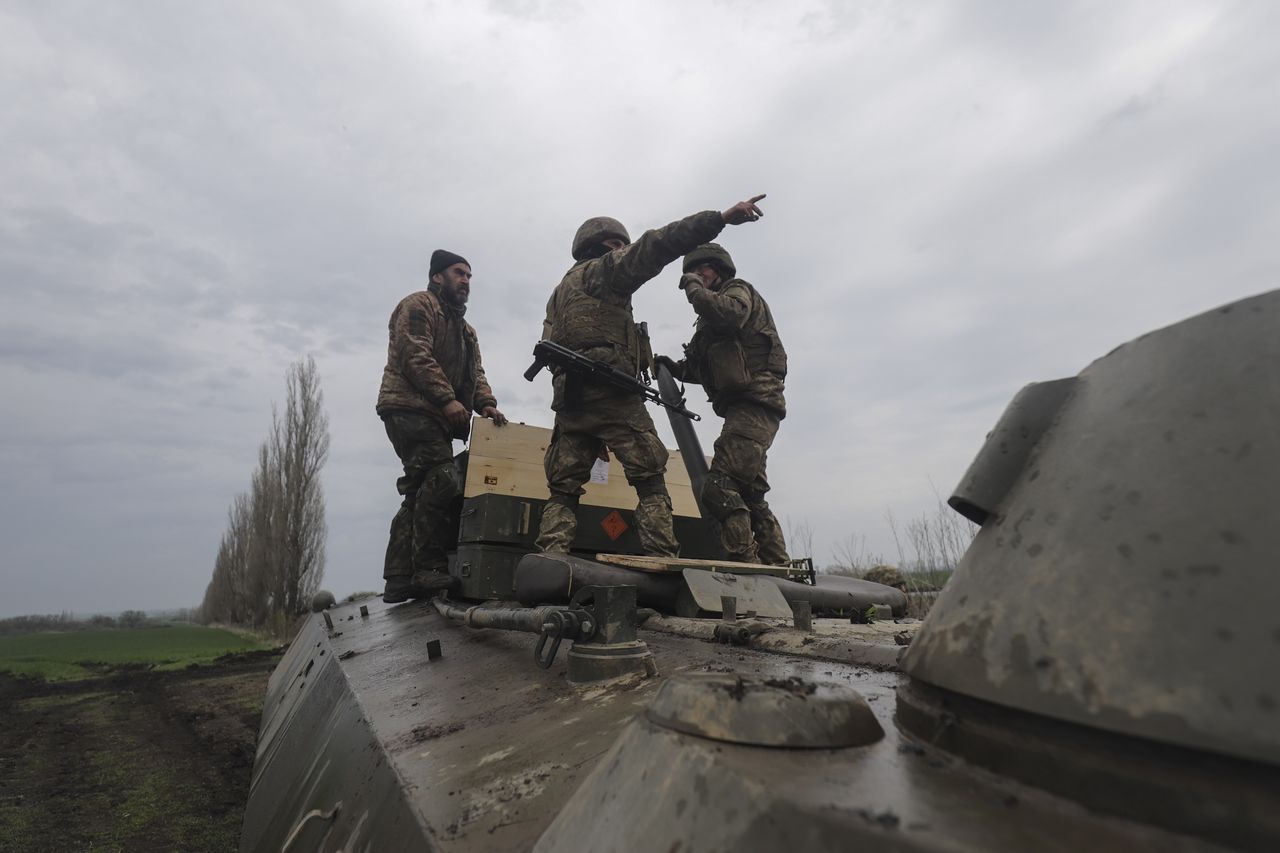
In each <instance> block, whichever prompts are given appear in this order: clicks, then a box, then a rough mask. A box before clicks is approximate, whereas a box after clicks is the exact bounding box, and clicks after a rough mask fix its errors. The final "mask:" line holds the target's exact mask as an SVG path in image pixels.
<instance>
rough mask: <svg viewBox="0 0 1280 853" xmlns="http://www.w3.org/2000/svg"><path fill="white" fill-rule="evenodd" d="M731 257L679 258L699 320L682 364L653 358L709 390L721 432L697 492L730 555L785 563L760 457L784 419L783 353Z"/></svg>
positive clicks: (720, 251) (705, 252)
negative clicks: (722, 419) (713, 520)
mask: <svg viewBox="0 0 1280 853" xmlns="http://www.w3.org/2000/svg"><path fill="white" fill-rule="evenodd" d="M737 274H738V270H737V268H736V267H735V266H734V263H733V258H731V257H730V256H729V253H728V252H727V251H725V250H724V248H723V247H722V246H719V245H717V244H715V243H707V244H705V245H702V246H698V247H697V248H696V249H694V250H693V251H692V252H690V253H689V254H687V255H685V257H684V275H683V276H682V277H681V279H680V287H681V288H682V289H683V290H684V292H685V296H686V297H687V298H688V300H689V304H690V305H692V306H693V311H694V313H695V314H697V315H698V320H697V325H696V327H695V329H694V333H693V338H692V340H690V341H689V343H688V344H686V345H685V358H684V359H683V360H681V361H679V362H673V361H672V360H671V359H669V358H667V357H666V356H658V357H657V358H655V359H654V361H655V362H660V363H663V364H665V365H666V366H667V367H668V369H670V370H671V373H672V375H673V376H675V377H676V378H677V379H682V380H685V381H688V382H697V383H700V384H701V385H702V387H703V388H705V389H706V392H707V397H708V399H710V401H711V405H712V407H713V408H714V409H715V412H716V414H717V415H720V417H722V418H724V427H723V429H721V431H720V437H719V438H718V439H716V445H715V457H714V459H713V460H712V462H711V470H710V471H708V472H707V479H706V482H705V484H704V485H703V488H702V503H703V506H705V507H706V509H707V512H708V513H709V514H710V515H711V516H712V518H714V519H715V521H716V523H717V525H718V526H719V528H720V541H721V543H722V544H723V545H724V549H725V551H726V552H727V553H728V555H729V557H730V558H731V559H734V560H738V561H741V562H744V563H766V564H768V565H773V566H782V565H786V564H787V561H788V557H787V549H786V544H785V542H784V540H783V536H782V528H781V526H780V525H779V524H778V519H777V518H775V517H774V515H773V511H772V510H771V509H769V504H768V503H767V502H766V501H765V497H764V496H765V493H766V492H768V491H769V481H768V479H767V478H766V476H765V456H766V454H767V453H768V451H769V447H770V446H771V445H772V444H773V439H774V436H776V435H777V433H778V426H779V424H780V423H781V421H782V419H783V418H784V417H786V414H787V407H786V401H785V400H784V399H783V381H784V379H785V378H786V375H787V352H786V350H784V349H783V348H782V339H781V338H779V337H778V330H777V327H776V326H775V325H774V322H773V315H772V313H770V311H769V305H768V303H766V302H765V301H764V297H763V296H761V295H760V293H759V292H758V291H757V290H756V289H755V288H754V287H753V286H751V285H750V284H748V283H747V282H745V281H743V280H742V279H740V278H738V277H737Z"/></svg>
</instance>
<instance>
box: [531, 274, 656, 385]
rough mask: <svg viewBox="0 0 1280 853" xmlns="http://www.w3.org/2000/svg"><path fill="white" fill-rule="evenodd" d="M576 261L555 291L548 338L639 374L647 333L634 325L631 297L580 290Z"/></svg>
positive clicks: (646, 356)
mask: <svg viewBox="0 0 1280 853" xmlns="http://www.w3.org/2000/svg"><path fill="white" fill-rule="evenodd" d="M586 266H587V264H585V263H583V264H578V265H577V266H575V267H574V268H573V269H571V270H569V272H568V273H567V274H566V275H565V277H564V280H563V281H561V282H560V287H559V292H558V293H557V294H556V299H555V300H554V301H555V304H556V313H555V316H554V317H552V318H550V319H551V333H550V334H551V340H553V341H555V342H556V343H558V344H561V345H562V346H566V347H568V348H569V349H571V350H574V351H576V352H582V353H586V352H588V351H589V350H600V349H604V350H607V352H605V353H600V352H595V353H591V356H592V357H593V358H599V359H600V360H602V361H605V362H607V363H608V364H609V365H611V366H612V367H616V368H618V369H619V370H622V371H624V372H625V373H627V374H628V375H630V376H638V375H639V374H640V370H641V368H642V367H646V366H647V365H648V362H649V360H650V359H651V357H652V356H650V355H649V354H648V352H647V350H648V335H646V334H644V333H643V332H642V330H641V329H640V328H639V327H637V325H636V323H635V320H634V319H633V317H632V314H631V298H630V297H627V298H626V300H625V301H623V302H621V303H618V302H610V301H608V300H605V299H598V298H596V297H595V296H592V295H591V294H589V293H587V292H586V291H585V290H584V289H583V284H584V281H583V279H584V277H585V276H584V269H585V267H586Z"/></svg>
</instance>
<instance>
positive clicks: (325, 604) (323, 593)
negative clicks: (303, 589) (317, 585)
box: [311, 589, 336, 613]
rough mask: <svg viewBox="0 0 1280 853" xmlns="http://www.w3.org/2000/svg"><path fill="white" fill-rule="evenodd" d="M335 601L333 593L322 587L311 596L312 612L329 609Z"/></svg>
mask: <svg viewBox="0 0 1280 853" xmlns="http://www.w3.org/2000/svg"><path fill="white" fill-rule="evenodd" d="M335 603H336V602H335V601H334V598H333V593H331V592H329V590H327V589H322V590H320V591H319V592H317V593H316V594H315V595H313V596H311V612H312V613H320V612H321V611H323V610H328V609H329V608H330V607H332V606H333V605H334V604H335Z"/></svg>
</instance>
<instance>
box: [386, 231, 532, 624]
mask: <svg viewBox="0 0 1280 853" xmlns="http://www.w3.org/2000/svg"><path fill="white" fill-rule="evenodd" d="M429 278H430V283H429V284H428V285H427V289H426V290H422V291H419V292H417V293H413V294H410V295H409V296H406V297H405V298H404V299H403V300H401V302H400V304H399V305H397V306H396V309H395V310H394V311H392V312H391V322H390V323H389V330H390V343H389V345H388V348H387V366H386V369H385V370H383V372H382V388H381V390H380V391H379V392H378V405H377V411H378V415H379V417H381V418H382V421H383V423H384V424H385V425H386V428H387V437H388V438H390V439H391V446H392V447H393V448H395V451H396V455H397V456H399V457H400V461H401V462H402V463H403V464H404V476H403V477H401V478H400V479H399V480H397V481H396V489H397V490H398V491H399V492H400V494H402V495H404V502H403V503H402V504H401V505H400V510H399V511H398V512H397V513H396V516H395V518H394V519H392V521H391V541H390V542H389V543H388V545H387V557H386V563H385V565H384V568H383V572H382V576H383V577H384V578H385V579H386V588H385V591H384V592H383V595H382V598H383V600H384V601H386V602H389V603H395V602H398V601H405V600H407V599H410V598H425V597H429V596H430V595H432V594H433V593H434V592H436V591H438V590H440V589H445V588H447V587H448V586H449V585H450V580H451V579H450V577H449V575H448V566H449V563H448V558H447V556H446V553H445V552H446V551H447V550H448V548H449V547H451V546H452V545H453V544H454V540H455V538H456V536H457V521H456V519H455V518H454V509H455V506H454V505H455V502H456V500H457V498H459V497H460V496H461V495H462V484H461V482H460V481H459V476H458V469H457V466H456V465H455V464H454V461H453V439H455V438H459V439H464V440H465V439H466V437H467V434H468V433H469V431H470V429H471V413H472V412H473V411H475V412H479V413H480V415H481V416H482V417H486V418H490V419H492V420H493V422H494V423H495V424H497V425H498V426H502V425H503V424H505V423H506V422H507V419H506V417H505V416H504V415H503V414H502V412H500V411H498V404H497V401H496V400H495V399H494V397H493V391H492V390H491V389H490V388H489V382H488V380H487V379H486V378H485V375H484V366H483V364H482V363H481V361H480V344H479V341H478V340H477V339H476V330H475V329H474V328H472V327H471V324H470V323H468V322H466V320H464V319H463V316H464V315H465V314H466V310H467V298H468V297H469V296H470V294H471V265H470V264H469V263H467V261H466V259H464V258H462V257H461V256H459V255H455V254H453V253H452V252H446V251H444V250H443V249H437V250H436V251H435V252H433V253H432V255H431V267H430V272H429Z"/></svg>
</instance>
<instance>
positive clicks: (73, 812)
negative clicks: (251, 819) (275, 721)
mask: <svg viewBox="0 0 1280 853" xmlns="http://www.w3.org/2000/svg"><path fill="white" fill-rule="evenodd" d="M279 658H280V652H277V651H269V652H249V653H245V654H239V655H229V656H227V657H225V658H220V659H219V660H218V661H217V662H215V663H213V664H211V665H206V666H200V667H198V668H191V669H187V670H180V671H175V672H153V671H148V670H145V669H134V670H125V671H119V672H114V673H110V674H107V675H104V676H103V677H100V678H95V679H88V680H85V681H77V682H71V683H61V684H57V683H55V684H47V683H42V682H32V681H27V680H25V679H16V678H13V677H11V676H9V675H6V674H0V851H2V852H3V853H9V852H10V851H15V853H16V851H59V853H61V851H69V850H93V851H173V850H180V851H215V850H216V851H229V850H235V849H236V848H237V846H238V844H239V840H240V822H241V816H242V815H243V813H244V805H245V800H246V798H247V797H248V793H249V779H250V774H251V773H252V770H253V756H254V749H255V744H256V739H257V731H258V722H259V717H260V716H261V713H262V699H263V696H264V694H265V692H266V687H267V677H268V675H269V674H270V673H271V670H272V669H273V668H275V665H276V663H277V662H278V661H279Z"/></svg>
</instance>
